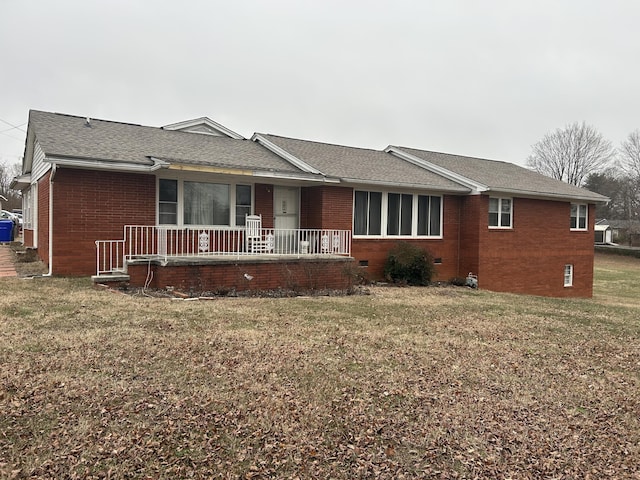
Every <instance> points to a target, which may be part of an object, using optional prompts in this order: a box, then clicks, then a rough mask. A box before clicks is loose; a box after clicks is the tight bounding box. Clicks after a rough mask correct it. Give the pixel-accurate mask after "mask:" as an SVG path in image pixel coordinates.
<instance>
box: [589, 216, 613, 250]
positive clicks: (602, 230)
mask: <svg viewBox="0 0 640 480" xmlns="http://www.w3.org/2000/svg"><path fill="white" fill-rule="evenodd" d="M594 235H595V243H596V245H605V244H611V243H613V230H612V229H611V225H609V221H608V220H607V219H606V218H603V219H601V220H598V219H596V224H595V226H594Z"/></svg>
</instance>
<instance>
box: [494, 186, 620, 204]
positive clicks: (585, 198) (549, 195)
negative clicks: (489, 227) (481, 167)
mask: <svg viewBox="0 0 640 480" xmlns="http://www.w3.org/2000/svg"><path fill="white" fill-rule="evenodd" d="M488 192H489V193H490V194H498V195H509V196H515V197H525V198H536V199H548V200H565V201H577V202H586V203H594V204H605V203H608V202H609V201H610V200H611V199H610V198H608V197H605V196H604V195H598V197H594V196H590V195H574V194H563V193H553V192H534V191H531V190H518V189H514V188H510V189H490V190H488Z"/></svg>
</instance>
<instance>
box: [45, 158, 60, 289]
mask: <svg viewBox="0 0 640 480" xmlns="http://www.w3.org/2000/svg"><path fill="white" fill-rule="evenodd" d="M56 170H57V165H56V164H55V163H54V164H53V165H52V166H51V175H49V271H48V272H47V273H46V274H44V275H43V276H44V277H50V276H51V275H52V273H53V178H54V177H55V176H56Z"/></svg>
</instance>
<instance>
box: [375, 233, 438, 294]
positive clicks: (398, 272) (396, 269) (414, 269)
mask: <svg viewBox="0 0 640 480" xmlns="http://www.w3.org/2000/svg"><path fill="white" fill-rule="evenodd" d="M434 273H435V266H434V264H433V257H432V256H431V254H430V253H429V252H428V251H427V250H425V249H423V248H420V247H416V246H415V245H412V244H411V243H407V242H398V243H397V244H396V246H395V247H393V248H392V249H391V250H389V254H388V256H387V261H386V262H385V265H384V276H385V278H386V279H387V280H388V281H390V282H394V283H406V284H408V285H428V284H429V282H431V278H432V277H433V275H434Z"/></svg>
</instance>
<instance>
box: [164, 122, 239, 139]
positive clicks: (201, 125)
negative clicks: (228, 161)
mask: <svg viewBox="0 0 640 480" xmlns="http://www.w3.org/2000/svg"><path fill="white" fill-rule="evenodd" d="M162 129H163V130H178V131H181V132H187V133H200V134H202V135H213V136H216V137H228V138H235V139H236V140H244V137H243V136H242V135H240V134H239V133H236V132H234V131H233V130H230V129H228V128H227V127H225V126H224V125H221V124H219V123H218V122H214V121H213V120H211V119H210V118H208V117H200V118H194V119H193V120H185V121H183V122H178V123H172V124H171V125H165V126H164V127H162Z"/></svg>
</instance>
